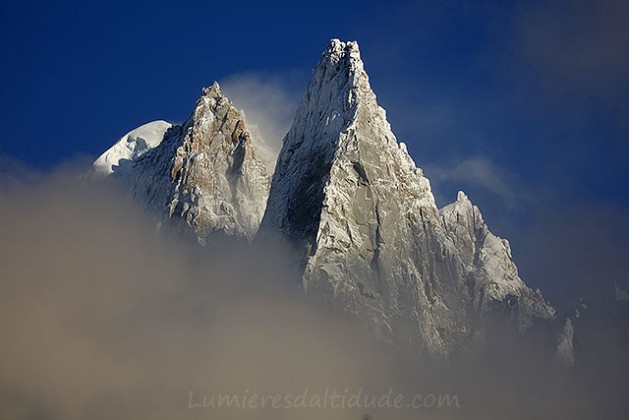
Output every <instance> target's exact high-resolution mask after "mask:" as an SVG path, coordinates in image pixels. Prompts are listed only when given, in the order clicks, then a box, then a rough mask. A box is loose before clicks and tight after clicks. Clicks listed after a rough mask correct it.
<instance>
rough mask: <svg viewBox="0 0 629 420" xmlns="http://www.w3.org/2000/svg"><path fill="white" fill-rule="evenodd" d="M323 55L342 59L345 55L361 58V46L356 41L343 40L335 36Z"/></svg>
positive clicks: (333, 58)
mask: <svg viewBox="0 0 629 420" xmlns="http://www.w3.org/2000/svg"><path fill="white" fill-rule="evenodd" d="M323 56H324V57H329V58H330V59H332V60H340V59H341V58H343V57H344V56H349V57H352V58H354V59H356V60H360V48H359V47H358V42H356V41H347V42H343V41H341V40H340V39H338V38H334V39H331V40H330V43H329V44H328V46H327V48H326V49H325V52H324V53H323Z"/></svg>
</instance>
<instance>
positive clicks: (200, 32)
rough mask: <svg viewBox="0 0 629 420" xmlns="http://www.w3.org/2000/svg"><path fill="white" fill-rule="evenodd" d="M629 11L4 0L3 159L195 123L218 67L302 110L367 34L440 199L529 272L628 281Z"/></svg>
mask: <svg viewBox="0 0 629 420" xmlns="http://www.w3.org/2000/svg"><path fill="white" fill-rule="evenodd" d="M627 19H629V7H627V6H626V5H625V4H623V2H622V1H616V0H603V1H600V2H588V1H584V0H583V1H582V0H574V1H568V0H558V1H550V2H549V1H530V2H508V1H506V2H504V1H495V2H494V1H482V2H481V1H460V2H455V1H434V2H431V1H424V2H420V1H399V2H384V1H382V2H379V1H371V2H369V1H335V2H331V1H318V2H316V3H315V2H312V3H306V2H285V3H282V2H275V3H274V2H246V1H241V2H225V1H221V2H218V1H190V0H187V1H180V2H167V1H154V2H133V1H127V2H117V1H108V2H40V1H30V2H29V1H15V0H5V1H3V2H2V3H1V4H0V53H1V56H2V65H0V80H2V83H1V84H0V98H1V101H0V106H1V107H2V108H1V109H0V123H1V125H2V133H1V134H0V155H3V156H4V157H5V159H4V161H5V162H6V161H8V159H7V158H11V159H16V160H18V161H21V162H24V163H25V164H27V165H29V166H32V167H35V168H37V169H42V170H50V169H51V168H54V167H56V166H58V165H60V164H62V163H64V162H67V161H68V160H72V159H76V158H77V156H85V155H87V156H93V157H94V156H97V155H98V154H100V153H101V152H103V151H104V150H105V149H106V148H107V147H109V145H111V144H112V143H113V142H114V141H115V140H116V139H117V138H119V137H120V136H121V135H122V134H124V133H125V132H127V131H129V130H130V129H132V128H134V127H136V126H138V125H140V124H142V123H145V122H148V121H151V120H154V119H166V120H169V121H173V122H181V121H183V120H184V119H185V118H186V117H187V115H188V113H189V112H191V110H192V106H193V104H194V101H195V100H196V98H197V96H198V95H199V93H200V89H201V87H202V86H207V85H209V84H211V83H212V82H213V81H214V80H218V81H219V82H223V81H225V82H226V83H227V85H228V86H229V85H232V89H234V86H233V85H237V84H238V81H242V80H243V79H245V80H254V81H256V83H258V86H259V87H260V89H255V90H256V91H257V92H266V90H264V89H268V88H269V86H271V88H272V89H275V90H276V91H279V93H280V95H279V96H278V97H279V98H285V99H286V102H287V103H286V104H283V107H282V110H281V113H283V114H286V113H287V112H289V113H290V110H291V109H292V108H291V107H294V106H295V103H296V101H298V99H299V97H300V96H301V93H302V91H303V89H304V87H305V84H306V83H307V81H308V77H309V74H310V70H311V69H312V67H313V66H314V64H315V63H316V61H317V59H318V57H319V55H320V54H321V52H322V51H323V49H324V47H325V45H326V43H327V42H328V40H329V39H330V38H334V37H338V38H341V39H344V40H357V41H358V42H359V44H360V46H361V51H362V55H363V59H364V61H365V65H366V69H367V72H368V73H369V75H370V78H371V82H372V87H373V88H374V90H375V91H376V94H377V95H378V99H379V101H380V104H381V105H382V106H383V107H384V108H385V109H386V110H387V113H388V117H389V120H390V122H391V124H392V126H393V130H394V132H395V133H396V135H397V136H398V138H399V139H400V140H402V141H405V142H406V143H407V144H408V146H409V151H410V153H411V155H412V156H413V157H414V158H415V160H416V162H417V163H418V165H419V166H421V167H423V168H424V169H425V172H426V174H427V175H428V177H429V178H431V180H432V183H433V187H434V190H435V194H436V196H437V199H438V201H439V202H440V204H444V203H446V202H447V201H451V200H453V199H454V198H455V197H456V191H457V190H458V189H463V190H465V191H466V192H467V193H468V195H469V196H470V198H471V199H472V200H473V201H474V202H475V203H476V204H477V205H479V206H480V207H481V209H482V210H483V213H484V215H485V218H486V219H487V220H488V222H489V224H490V227H492V229H493V230H494V231H496V233H498V234H499V235H501V236H505V237H508V238H509V239H510V240H511V242H512V246H513V248H514V253H515V257H516V261H517V262H519V266H520V270H521V272H522V273H523V275H524V277H525V280H526V281H527V282H528V283H529V284H532V285H533V286H540V287H541V288H542V290H544V291H545V294H546V295H547V296H549V298H550V299H551V300H554V301H558V300H560V299H562V296H564V295H566V292H565V290H566V289H567V288H566V287H565V285H566V284H570V290H571V292H570V293H569V294H570V296H569V297H570V298H571V299H572V298H575V297H576V296H577V295H578V294H580V293H582V292H583V293H585V292H586V291H588V290H591V289H593V288H594V289H596V288H600V287H605V288H606V287H608V286H609V284H611V283H612V282H621V283H622V282H625V281H626V275H625V273H626V268H627V267H626V264H625V263H624V261H623V260H624V255H626V251H627V245H625V244H624V242H625V241H624V239H623V238H624V237H625V236H624V234H625V233H629V227H628V224H627V222H626V221H625V219H626V214H627V212H626V209H627V206H628V205H629V188H627V186H626V185H627V181H629V176H628V175H629V165H628V164H627V162H628V159H629V153H628V152H629V141H628V140H629V121H628V116H629V100H628V99H627V97H628V96H627V94H629V78H628V77H627V76H626V75H627V74H629V34H628V31H627V29H625V22H626V21H627ZM253 86H256V85H255V84H254V85H253ZM258 102H260V101H258ZM237 105H238V104H237ZM286 110H288V111H286ZM559 252H561V253H562V255H563V254H565V261H562V262H561V264H558V263H556V262H554V261H552V260H553V259H552V258H549V255H555V254H557V253H559ZM612 279H613V280H612ZM601 285H602V286H601Z"/></svg>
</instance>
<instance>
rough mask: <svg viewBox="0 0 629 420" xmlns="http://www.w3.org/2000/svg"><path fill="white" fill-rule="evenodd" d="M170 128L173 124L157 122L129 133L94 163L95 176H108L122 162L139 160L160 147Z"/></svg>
mask: <svg viewBox="0 0 629 420" xmlns="http://www.w3.org/2000/svg"><path fill="white" fill-rule="evenodd" d="M170 127H172V124H171V123H169V122H167V121H163V120H157V121H151V122H149V123H146V124H144V125H141V126H140V127H138V128H136V129H134V130H131V131H129V132H128V133H127V134H125V135H124V136H122V137H121V138H120V139H119V140H118V141H117V142H116V143H115V144H114V145H113V146H111V147H110V148H109V149H108V150H107V151H106V152H105V153H103V154H102V155H100V157H99V158H98V159H96V160H95V161H94V163H93V170H94V173H95V175H97V176H107V175H109V174H111V173H113V172H114V169H115V167H117V166H120V163H121V161H133V160H137V159H138V158H139V157H140V156H142V155H143V154H144V153H146V152H148V151H149V150H151V149H153V148H154V147H156V146H158V145H159V144H160V143H161V142H162V139H163V138H164V134H165V133H166V131H167V130H168V129H169V128H170Z"/></svg>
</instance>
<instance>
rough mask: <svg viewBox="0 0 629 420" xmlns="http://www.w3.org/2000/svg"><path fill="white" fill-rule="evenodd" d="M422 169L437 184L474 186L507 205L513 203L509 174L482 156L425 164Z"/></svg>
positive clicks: (460, 186)
mask: <svg viewBox="0 0 629 420" xmlns="http://www.w3.org/2000/svg"><path fill="white" fill-rule="evenodd" d="M424 169H425V172H426V176H428V178H429V179H430V180H431V181H432V182H433V183H435V184H436V185H437V186H439V185H443V184H457V188H458V189H462V188H464V187H466V186H470V185H471V186H476V187H480V188H483V189H485V190H487V191H489V192H491V193H492V194H494V195H496V196H498V197H500V199H501V200H502V201H503V203H504V204H505V205H507V206H513V205H515V202H516V194H515V191H514V189H513V187H512V186H511V184H510V182H509V179H510V178H511V175H509V174H508V173H506V171H504V170H503V169H502V168H499V167H497V166H496V165H494V164H493V163H492V162H490V161H489V160H488V159H486V158H484V157H474V158H469V159H464V160H461V161H458V162H456V163H454V164H451V165H426V166H425V167H424Z"/></svg>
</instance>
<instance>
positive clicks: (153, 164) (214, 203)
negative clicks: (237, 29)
mask: <svg viewBox="0 0 629 420" xmlns="http://www.w3.org/2000/svg"><path fill="white" fill-rule="evenodd" d="M255 143H256V140H254V139H253V138H252V137H251V134H250V133H249V131H248V130H247V128H246V125H245V121H244V118H243V116H242V114H241V113H240V111H238V110H237V109H236V108H235V107H234V106H233V104H232V103H231V101H229V99H227V98H226V97H225V96H224V95H223V94H222V93H221V91H220V87H219V85H218V84H217V83H214V84H213V85H212V86H211V87H209V88H205V89H203V94H202V96H201V97H200V98H199V100H198V101H197V103H196V107H195V109H194V112H193V113H192V115H191V116H190V117H189V118H188V120H187V121H186V122H184V123H183V124H181V125H177V126H172V127H170V128H169V129H168V130H167V131H166V132H165V133H164V135H163V139H161V141H159V142H158V144H154V145H153V147H152V148H150V149H149V150H146V151H144V152H143V153H142V154H140V155H139V156H133V155H132V156H131V157H129V158H124V159H121V160H120V162H119V164H117V165H116V166H114V167H113V169H112V171H111V174H110V176H111V177H112V178H114V179H116V180H119V181H121V182H122V183H124V184H126V185H127V186H128V187H129V189H130V190H131V191H132V194H133V195H134V196H135V197H137V198H138V199H139V200H140V201H142V202H144V203H146V205H147V207H148V208H149V209H150V210H151V211H153V212H154V213H155V214H156V215H157V216H158V217H159V220H160V223H162V225H163V224H164V223H167V224H168V225H169V226H171V227H173V226H174V227H175V228H176V229H178V230H180V231H183V232H184V233H187V234H190V235H192V236H194V237H196V238H197V240H198V241H199V242H201V243H205V241H206V240H207V238H208V237H209V236H211V235H215V234H216V235H223V236H228V237H237V238H243V239H247V240H251V239H252V238H253V237H254V235H255V234H256V232H257V230H258V227H259V224H260V220H261V218H262V215H263V213H264V209H265V206H266V200H267V197H268V191H269V184H270V176H269V174H268V171H267V168H266V167H265V165H264V164H263V163H262V162H261V161H260V160H259V159H258V158H257V157H256V152H255V147H256V146H255ZM114 147H116V145H114ZM112 149H113V148H112ZM112 149H110V150H112ZM107 153H110V151H108V152H106V153H105V154H107ZM110 154H111V153H110ZM99 160H102V159H101V158H99ZM99 160H97V161H96V162H99ZM97 169H98V166H97V165H96V163H95V172H96V170H97Z"/></svg>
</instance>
